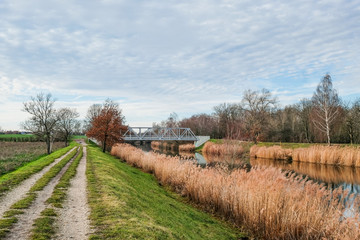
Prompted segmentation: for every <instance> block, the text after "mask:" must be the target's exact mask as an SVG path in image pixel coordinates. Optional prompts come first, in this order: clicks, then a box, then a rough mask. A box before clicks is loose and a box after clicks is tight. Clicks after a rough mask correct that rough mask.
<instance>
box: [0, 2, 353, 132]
mask: <svg viewBox="0 0 360 240" xmlns="http://www.w3.org/2000/svg"><path fill="white" fill-rule="evenodd" d="M326 73H330V74H331V76H332V80H333V84H334V87H335V88H336V89H337V90H338V93H339V95H340V97H342V98H343V99H344V101H349V102H350V101H354V100H355V99H356V98H357V97H360V2H359V1H358V0H354V1H351V0H328V1H322V0H319V1H314V0H295V1H285V0H284V1H280V0H276V1H268V0H257V1H252V0H226V1H225V0H224V1H215V0H207V1H204V0H191V1H178V0H176V1H175V0H167V1H158V0H157V1H151V0H144V1H142V0H102V1H101V0H97V1H93V0H87V1H76V0H71V1H70V0H62V1H52V0H47V1H40V0H39V1H37V0H16V1H13V0H0V127H1V128H2V129H5V130H20V129H21V127H20V123H21V122H23V121H25V120H26V119H28V118H29V117H30V115H29V114H27V113H25V112H23V111H22V108H23V103H24V102H27V101H29V100H30V97H31V96H36V95H37V94H38V93H40V92H43V93H51V94H52V96H53V97H54V98H55V99H56V103H55V107H57V108H60V107H71V108H76V109H77V111H78V112H79V113H80V115H81V117H80V118H84V117H85V115H86V111H87V109H88V108H89V106H90V105H92V104H94V103H102V102H104V100H105V99H107V98H111V99H113V100H114V101H117V102H118V103H119V104H120V108H121V109H122V110H123V113H124V115H125V118H126V124H129V125H130V126H134V127H135V126H151V125H152V123H153V122H160V121H161V120H164V119H166V118H167V117H168V116H169V115H170V113H172V112H176V113H177V114H178V116H179V118H180V119H181V118H185V117H190V116H191V115H193V114H196V113H211V112H212V111H213V107H214V106H216V105H218V104H221V103H224V102H228V103H230V102H240V101H241V99H242V95H243V92H244V91H245V90H246V89H252V90H260V89H262V88H266V89H269V90H270V91H271V92H272V94H273V95H274V96H277V98H278V100H279V104H280V105H281V106H285V105H287V104H293V103H296V102H298V101H299V100H300V99H302V98H310V97H311V96H312V94H313V92H314V91H315V88H316V86H317V85H318V83H319V82H320V80H321V78H322V77H323V76H324V75H325V74H326Z"/></svg>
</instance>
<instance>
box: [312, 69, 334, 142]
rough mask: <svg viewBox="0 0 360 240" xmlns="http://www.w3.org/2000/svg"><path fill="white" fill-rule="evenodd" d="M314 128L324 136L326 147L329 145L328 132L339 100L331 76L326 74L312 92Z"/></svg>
mask: <svg viewBox="0 0 360 240" xmlns="http://www.w3.org/2000/svg"><path fill="white" fill-rule="evenodd" d="M312 102H313V105H314V106H313V107H314V113H315V116H316V118H314V119H313V123H314V125H315V127H316V128H317V129H318V130H319V131H321V132H323V133H325V134H326V137H327V143H328V145H330V144H331V139H330V131H331V127H332V124H333V122H334V121H335V120H336V117H337V116H338V114H339V107H340V99H339V97H338V94H337V91H336V90H335V89H334V88H333V85H332V80H331V76H330V75H329V74H326V75H325V76H324V77H323V78H322V80H321V81H320V83H319V85H318V86H317V88H316V91H315V92H314V95H313V97H312Z"/></svg>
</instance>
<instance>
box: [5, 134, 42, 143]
mask: <svg viewBox="0 0 360 240" xmlns="http://www.w3.org/2000/svg"><path fill="white" fill-rule="evenodd" d="M0 141H10V142H34V141H37V137H36V136H35V135H32V134H0Z"/></svg>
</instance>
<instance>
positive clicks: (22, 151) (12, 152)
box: [0, 135, 64, 176]
mask: <svg viewBox="0 0 360 240" xmlns="http://www.w3.org/2000/svg"><path fill="white" fill-rule="evenodd" d="M0 136H1V135H0ZM45 146H46V145H45V143H44V142H0V176H2V175H3V174H5V173H8V172H11V171H13V170H15V169H17V168H19V167H21V166H23V165H24V164H26V163H29V162H31V161H34V160H36V159H38V158H39V157H41V156H44V155H45V154H46V147H45ZM63 146H64V143H61V142H55V143H54V145H53V151H56V150H58V149H60V148H62V147H63Z"/></svg>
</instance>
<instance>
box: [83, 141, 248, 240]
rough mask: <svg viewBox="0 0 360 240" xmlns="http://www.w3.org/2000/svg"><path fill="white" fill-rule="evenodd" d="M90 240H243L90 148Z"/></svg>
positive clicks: (136, 172) (141, 174) (144, 175)
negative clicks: (92, 229)
mask: <svg viewBox="0 0 360 240" xmlns="http://www.w3.org/2000/svg"><path fill="white" fill-rule="evenodd" d="M86 175H87V179H88V192H89V204H90V208H91V214H90V220H91V224H92V226H93V227H94V228H95V232H94V233H93V234H92V235H91V236H90V239H93V240H94V239H241V238H242V237H244V234H243V233H241V232H240V231H239V230H238V229H236V228H234V227H232V226H231V225H229V224H227V223H225V222H223V221H221V220H219V219H216V218H214V217H213V216H211V215H209V214H207V213H204V212H202V211H200V210H199V209H196V208H195V207H193V206H191V205H190V204H187V203H186V202H185V199H184V198H182V197H180V196H179V195H178V194H176V193H174V192H171V191H168V190H166V189H165V188H163V187H161V186H160V185H159V184H158V182H157V180H156V179H155V178H154V176H152V175H151V174H147V173H144V172H142V171H141V170H139V169H136V168H133V167H131V166H129V165H127V164H126V163H124V162H121V161H120V160H119V159H117V158H115V157H113V156H111V155H109V154H106V153H102V152H101V150H100V149H99V148H98V147H96V146H95V145H88V148H87V170H86Z"/></svg>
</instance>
